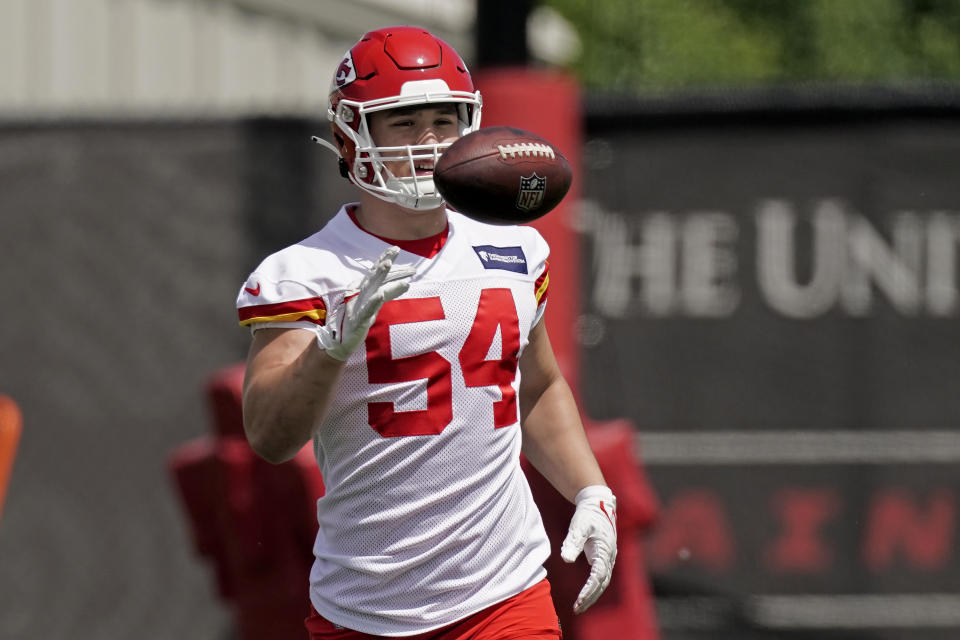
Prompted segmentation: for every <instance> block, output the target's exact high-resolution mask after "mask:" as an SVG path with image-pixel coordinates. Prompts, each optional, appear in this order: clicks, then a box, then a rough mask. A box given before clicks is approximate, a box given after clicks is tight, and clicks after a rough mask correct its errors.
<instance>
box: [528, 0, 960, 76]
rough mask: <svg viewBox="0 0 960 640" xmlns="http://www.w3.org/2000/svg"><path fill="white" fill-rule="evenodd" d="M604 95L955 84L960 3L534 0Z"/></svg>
mask: <svg viewBox="0 0 960 640" xmlns="http://www.w3.org/2000/svg"><path fill="white" fill-rule="evenodd" d="M540 1H541V2H542V4H545V5H548V6H550V7H552V8H553V9H555V10H556V11H557V12H558V13H560V14H561V15H563V16H564V17H566V18H567V20H569V22H570V23H571V24H572V25H574V27H575V28H576V29H577V31H578V33H579V35H580V39H581V41H582V45H583V50H582V54H581V55H580V57H579V58H578V59H577V60H576V61H574V62H573V63H572V69H573V71H574V72H575V73H576V74H577V75H578V76H579V77H580V79H581V81H582V83H583V84H584V86H586V87H589V88H595V89H607V90H628V91H629V90H644V91H657V90H672V89H677V88H683V87H705V86H730V85H738V86H744V85H757V84H769V83H801V82H845V83H856V82H911V81H923V80H950V81H954V80H957V79H958V78H960V0H540Z"/></svg>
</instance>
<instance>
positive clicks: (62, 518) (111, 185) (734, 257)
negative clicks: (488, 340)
mask: <svg viewBox="0 0 960 640" xmlns="http://www.w3.org/2000/svg"><path fill="white" fill-rule="evenodd" d="M389 24H418V25H422V26H425V27H427V28H429V29H431V30H433V31H434V32H435V33H437V34H438V35H439V36H440V37H443V38H444V39H446V40H448V41H449V42H450V43H451V44H453V45H454V46H455V47H457V48H458V49H459V50H460V51H461V53H463V55H464V57H465V58H466V60H467V62H468V64H470V65H471V68H472V70H473V71H474V72H482V73H478V77H486V78H495V77H497V75H496V74H497V73H498V72H499V71H498V70H502V69H507V70H508V71H510V70H511V69H512V70H514V71H515V70H516V69H517V68H518V67H522V68H524V69H528V70H537V71H541V72H547V73H555V74H557V75H556V77H557V78H561V79H563V78H567V79H568V80H570V81H571V84H575V85H576V90H575V91H573V95H578V96H579V100H580V104H579V105H577V106H575V107H570V109H571V111H573V110H576V112H577V114H578V115H577V119H579V120H580V122H581V123H582V126H581V130H580V131H575V132H572V133H571V136H570V140H573V141H577V142H576V144H578V145H580V149H579V150H575V151H574V153H576V154H577V155H578V157H575V158H574V161H575V163H576V164H577V165H578V166H579V167H580V181H579V184H578V186H577V187H576V189H575V193H576V194H577V195H578V197H579V199H578V200H577V201H575V202H573V201H571V202H567V203H566V204H565V207H564V208H563V209H561V210H558V211H557V218H556V219H555V220H551V221H550V223H551V224H554V225H555V228H557V229H560V228H561V227H563V228H565V233H566V236H565V237H567V238H572V239H573V241H574V243H575V245H576V246H575V247H574V248H573V249H571V250H570V252H569V254H568V255H579V263H578V264H574V265H566V266H567V267H569V269H568V270H567V272H568V273H569V274H570V277H569V279H567V281H566V282H561V281H560V279H557V281H556V282H554V284H553V285H552V286H554V287H567V289H566V290H564V291H562V293H563V295H562V296H558V297H557V299H563V300H570V301H573V302H572V303H571V304H575V305H577V306H578V308H576V309H574V310H573V311H572V312H569V311H568V312H567V315H568V322H569V325H568V326H567V327H565V330H563V331H561V330H558V331H557V332H556V333H557V334H563V335H565V336H568V337H567V338H565V339H564V341H565V342H567V343H568V344H565V345H561V348H566V349H575V350H576V357H575V358H571V359H570V360H569V362H575V363H577V364H576V371H574V372H572V374H571V378H572V379H574V380H576V381H578V383H577V391H578V395H579V397H580V398H581V401H582V405H583V410H584V413H585V414H586V416H587V417H588V418H589V420H590V421H591V422H598V423H599V422H604V421H621V423H620V424H624V423H625V424H632V425H633V428H634V429H635V430H636V436H637V437H636V443H637V444H636V451H635V454H636V457H637V458H638V459H641V460H642V461H643V463H644V464H645V467H646V472H647V476H648V477H649V480H650V483H651V488H652V490H653V492H655V493H656V495H657V497H658V500H659V503H660V505H659V506H660V509H659V516H658V518H657V520H656V522H655V523H654V524H653V526H652V527H651V528H649V529H647V530H645V531H644V536H643V538H644V539H643V542H644V555H645V563H638V564H637V565H636V566H637V567H642V566H647V567H648V568H649V580H650V581H651V583H652V587H653V595H654V596H655V604H656V619H657V622H658V624H659V627H660V636H661V637H662V638H664V639H665V640H688V639H690V640H694V639H697V640H699V639H705V638H711V639H715V638H731V639H733V638H737V639H739V638H870V639H876V640H901V639H903V640H907V639H909V640H913V639H917V640H945V639H947V638H951V639H953V638H956V637H957V636H958V634H960V578H958V576H960V560H958V557H957V548H958V546H960V545H958V509H960V504H958V501H960V495H958V491H960V490H958V486H960V472H958V471H957V469H958V468H960V467H958V464H957V463H958V462H960V400H958V394H957V393H956V391H955V387H956V383H955V381H956V380H958V379H960V371H958V367H960V365H958V363H960V329H958V328H957V327H958V325H957V316H958V315H960V287H958V282H957V278H958V277H960V272H958V264H957V261H958V243H960V181H958V180H957V171H958V167H960V84H958V80H957V79H958V77H960V3H957V2H954V1H953V0H922V1H921V0H846V1H844V2H834V1H831V0H811V1H809V2H802V3H799V2H786V1H784V2H766V1H761V0H689V1H687V2H674V1H672V0H630V1H627V0H624V1H622V2H620V1H614V2H604V3H597V2H575V1H573V0H544V1H543V2H536V1H534V0H529V1H525V2H513V3H510V2H492V1H491V2H483V3H479V2H477V3H474V2H472V1H471V0H442V1H441V0H434V1H431V0H421V1H418V2H415V1H412V0H407V1H405V2H393V1H388V0H355V1H354V2H350V3H343V2H333V1H325V0H0V42H2V43H3V55H0V283H2V286H3V288H4V295H3V296H2V297H0V300H2V303H0V304H2V309H3V313H2V322H0V358H2V359H0V395H2V396H7V397H9V398H11V399H12V401H13V402H15V403H16V406H18V407H19V409H20V412H21V413H22V421H23V431H22V436H21V438H20V441H19V446H18V450H17V452H16V460H15V463H14V464H13V471H12V474H11V475H10V478H9V482H8V485H7V492H6V500H5V504H4V509H3V518H2V520H0V637H2V638H4V639H6V638H10V639H11V640H28V639H29V640H32V639H34V638H38V637H44V638H67V637H69V638H79V639H87V638H89V639H91V640H92V639H94V638H97V639H99V638H125V637H134V636H136V637H145V638H158V639H159V638H170V637H178V638H199V639H204V640H207V639H211V638H215V639H218V640H220V639H222V640H226V639H227V638H237V637H239V631H238V629H237V623H236V619H237V616H236V615H235V614H236V611H235V610H234V609H233V608H232V607H233V604H232V603H230V602H229V601H227V600H226V599H224V598H222V594H221V593H220V592H219V591H218V589H217V576H216V575H215V568H214V567H213V566H212V565H211V564H210V563H209V562H208V560H207V559H206V558H205V557H203V556H201V555H200V553H199V552H198V549H197V546H196V542H197V541H196V540H195V538H194V534H195V532H194V531H192V529H191V522H190V521H189V519H188V516H187V513H186V512H185V511H184V508H183V506H184V505H183V504H182V503H181V501H180V497H179V496H178V494H177V490H176V488H175V485H174V482H173V478H172V476H171V473H170V469H169V467H168V462H169V456H170V454H171V452H173V451H175V450H177V449H178V447H180V446H181V445H183V444H184V443H185V442H189V441H191V440H193V439H196V438H199V437H202V436H206V435H209V434H210V433H211V431H212V423H213V422H214V421H215V417H216V415H215V407H212V406H211V405H210V404H209V403H210V398H209V396H208V393H207V392H208V386H207V385H208V384H209V381H210V380H211V377H212V376H215V375H216V374H217V373H218V372H221V371H222V370H223V369H224V368H225V367H229V366H231V365H234V364H235V363H237V362H240V361H242V359H243V357H244V355H245V353H246V347H247V345H248V343H249V336H248V333H247V332H246V331H245V330H243V329H241V328H239V327H237V324H236V316H235V310H234V299H235V296H236V292H237V290H238V288H239V286H240V284H241V283H242V281H243V278H244V277H245V276H246V274H247V273H248V272H249V271H250V270H251V269H252V268H253V267H254V266H255V265H256V264H257V263H258V262H259V261H260V260H261V259H262V258H263V257H265V256H266V255H267V254H269V253H271V252H272V251H275V250H277V249H279V248H281V247H282V246H284V245H286V244H288V243H291V242H295V241H297V240H299V239H301V238H302V237H304V236H306V235H308V234H309V233H311V232H312V231H313V230H315V229H316V228H318V227H319V226H320V225H322V224H323V223H324V222H325V220H326V219H327V218H328V217H329V216H330V215H332V214H333V213H334V212H335V210H336V207H337V206H338V205H339V203H340V202H342V201H345V200H349V199H351V198H352V197H353V195H352V189H351V187H350V186H349V184H348V183H347V182H346V181H344V180H342V179H341V178H340V177H339V175H338V174H337V171H336V162H335V159H334V158H333V157H332V156H331V155H329V154H327V153H325V152H324V151H323V150H322V149H321V148H319V147H317V146H316V145H313V144H311V142H310V136H311V135H326V132H327V124H326V122H325V120H324V119H323V113H324V109H325V103H326V93H327V87H328V85H329V79H330V77H331V75H332V73H333V70H334V69H335V68H336V65H337V64H339V62H340V58H341V56H342V54H343V52H344V51H345V50H346V49H347V48H348V47H349V46H350V45H351V44H352V43H353V42H354V41H355V40H356V39H357V37H358V36H359V35H360V34H361V33H362V32H364V31H367V30H370V29H373V28H377V27H380V26H384V25H389ZM510 72H511V73H512V71H510ZM571 79H572V80H571ZM568 80H564V82H567V81H568ZM481 88H482V87H481ZM498 100H503V97H502V96H498ZM551 106H552V105H550V104H543V105H540V106H538V107H536V108H540V109H543V110H545V111H549V109H551ZM526 107H527V109H526V110H525V111H526V112H529V111H530V109H529V105H526ZM498 117H499V118H501V119H503V118H507V117H509V108H506V109H503V108H502V107H501V111H500V115H499V116H498ZM578 280H579V282H577V281H578ZM574 289H575V290H574ZM558 291H559V289H558ZM554 297H555V296H554V295H552V296H551V299H554ZM554 301H556V300H554ZM551 309H552V311H551V321H552V322H554V323H556V322H559V321H560V319H561V318H560V315H559V314H560V313H561V310H559V307H556V306H555V307H551ZM551 331H552V333H554V331H553V329H551ZM623 421H625V422H623ZM5 453H9V452H0V454H5ZM11 457H12V456H11ZM0 458H4V455H0ZM4 459H6V458H4ZM631 566H632V565H631ZM634 568H635V567H634ZM625 570H628V567H627V565H626V564H624V565H623V566H618V571H625ZM647 578H648V576H646V575H644V576H642V580H647ZM615 580H617V578H616V577H615ZM621 581H622V582H624V583H626V582H627V581H626V579H625V578H621ZM611 593H612V594H614V596H615V597H611V598H607V599H606V600H601V602H600V603H598V605H597V606H598V609H597V611H598V613H597V614H596V615H598V616H600V615H603V611H604V609H603V607H601V605H603V606H604V607H607V609H606V611H610V610H612V609H615V608H616V607H617V606H619V604H618V603H617V602H615V600H616V597H618V596H616V594H615V592H611ZM623 629H624V631H623V634H624V635H623V636H622V637H624V638H639V637H641V636H639V635H637V634H636V633H635V632H634V631H632V627H630V625H623ZM577 631H578V630H576V629H571V637H574V638H575V637H576V633H577ZM579 631H583V630H579ZM631 634H633V635H631ZM583 637H588V635H587V634H586V632H584V633H583Z"/></svg>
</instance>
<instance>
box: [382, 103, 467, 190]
mask: <svg viewBox="0 0 960 640" xmlns="http://www.w3.org/2000/svg"><path fill="white" fill-rule="evenodd" d="M369 125H370V134H371V137H372V138H373V140H374V143H375V144H376V145H377V146H378V147H404V146H408V145H420V144H436V143H440V142H453V141H454V140H456V139H457V138H459V137H460V133H459V130H460V127H459V124H458V121H457V108H456V106H455V105H453V104H436V105H429V106H418V107H404V108H400V109H391V110H388V111H379V112H375V113H372V114H370V121H369ZM384 160H387V158H386V157H384ZM384 164H385V165H386V166H387V168H388V169H389V170H390V172H391V173H393V175H395V176H397V177H409V176H410V163H409V162H407V161H405V160H399V161H397V162H389V161H388V162H385V163H384ZM433 164H434V163H433V159H431V158H425V159H422V160H417V161H416V163H415V169H416V172H417V175H424V174H429V173H432V172H433Z"/></svg>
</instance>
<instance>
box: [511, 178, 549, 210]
mask: <svg viewBox="0 0 960 640" xmlns="http://www.w3.org/2000/svg"><path fill="white" fill-rule="evenodd" d="M546 190H547V179H546V178H541V177H540V176H538V175H537V174H536V173H533V174H531V175H529V176H528V177H523V176H520V191H519V192H518V193H517V209H520V210H521V211H533V210H534V209H536V208H537V207H539V206H540V205H541V204H542V203H543V194H544V192H545V191H546Z"/></svg>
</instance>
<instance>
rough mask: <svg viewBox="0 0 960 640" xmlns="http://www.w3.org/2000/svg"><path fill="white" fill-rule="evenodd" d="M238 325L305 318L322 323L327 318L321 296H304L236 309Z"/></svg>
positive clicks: (315, 322) (293, 320)
mask: <svg viewBox="0 0 960 640" xmlns="http://www.w3.org/2000/svg"><path fill="white" fill-rule="evenodd" d="M237 315H238V316H239V317H240V325H241V326H248V325H251V324H254V323H257V322H297V321H300V320H306V321H309V322H313V323H314V324H319V325H322V324H323V323H324V322H325V321H326V319H327V305H326V304H324V302H323V298H319V297H318V298H306V299H304V300H291V301H289V302H278V303H276V304H257V305H253V306H250V307H240V308H239V309H237Z"/></svg>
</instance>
